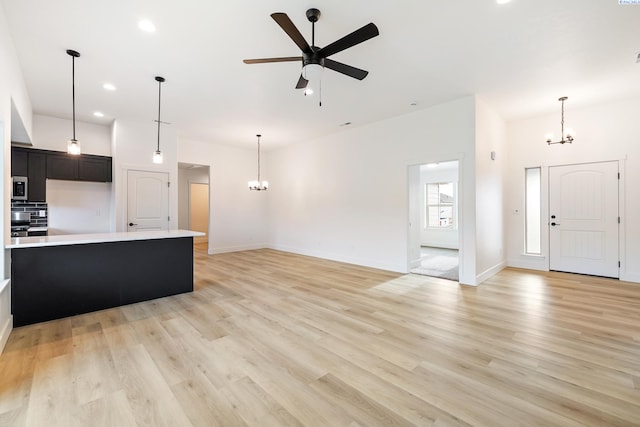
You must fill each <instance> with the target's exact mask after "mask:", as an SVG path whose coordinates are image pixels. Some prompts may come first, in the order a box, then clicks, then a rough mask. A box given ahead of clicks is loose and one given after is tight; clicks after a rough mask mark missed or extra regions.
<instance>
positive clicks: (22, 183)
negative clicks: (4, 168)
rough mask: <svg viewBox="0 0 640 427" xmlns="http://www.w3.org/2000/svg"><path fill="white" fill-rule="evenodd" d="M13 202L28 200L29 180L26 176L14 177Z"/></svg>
mask: <svg viewBox="0 0 640 427" xmlns="http://www.w3.org/2000/svg"><path fill="white" fill-rule="evenodd" d="M11 178H12V180H13V186H12V187H11V200H28V197H29V179H28V178H27V177H26V176H12V177H11Z"/></svg>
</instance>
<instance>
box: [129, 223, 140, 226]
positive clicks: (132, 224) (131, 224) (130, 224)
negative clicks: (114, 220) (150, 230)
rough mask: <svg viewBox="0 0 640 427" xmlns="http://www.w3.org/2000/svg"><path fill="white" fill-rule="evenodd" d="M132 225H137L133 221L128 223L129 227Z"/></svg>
mask: <svg viewBox="0 0 640 427" xmlns="http://www.w3.org/2000/svg"><path fill="white" fill-rule="evenodd" d="M134 225H138V224H134V223H133V222H130V223H129V227H133V226H134Z"/></svg>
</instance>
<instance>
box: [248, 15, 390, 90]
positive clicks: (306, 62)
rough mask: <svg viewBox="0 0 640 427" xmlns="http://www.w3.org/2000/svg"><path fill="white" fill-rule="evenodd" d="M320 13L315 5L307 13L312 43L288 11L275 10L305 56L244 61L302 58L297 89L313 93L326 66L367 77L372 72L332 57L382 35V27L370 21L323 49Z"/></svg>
mask: <svg viewBox="0 0 640 427" xmlns="http://www.w3.org/2000/svg"><path fill="white" fill-rule="evenodd" d="M320 15H321V13H320V11H319V10H318V9H315V8H312V9H308V10H307V12H306V16H307V19H308V20H309V22H311V45H309V43H307V41H306V40H305V38H304V36H303V35H302V34H301V33H300V31H299V30H298V28H296V26H295V25H294V23H293V22H292V21H291V19H289V16H287V14H286V13H282V12H276V13H272V14H271V18H273V20H274V21H276V23H277V24H278V25H279V26H280V28H282V30H283V31H284V32H285V33H287V35H288V36H289V38H291V40H293V42H294V43H295V44H296V45H297V46H298V48H300V50H301V51H302V52H301V56H289V57H280V58H262V59H245V60H244V61H243V62H244V63H245V64H264V63H270V62H296V61H301V62H302V72H301V74H300V77H299V79H298V83H297V84H296V89H305V91H304V93H305V95H310V94H311V93H313V90H314V89H315V88H316V87H318V88H319V87H320V83H321V80H322V70H323V69H324V68H329V69H330V70H333V71H337V72H338V73H341V74H344V75H346V76H349V77H352V78H354V79H358V80H362V79H364V78H365V77H367V74H369V72H368V71H365V70H361V69H359V68H356V67H352V66H351V65H347V64H343V63H341V62H338V61H334V60H332V59H329V58H328V57H329V56H331V55H333V54H336V53H338V52H342V51H343V50H345V49H348V48H350V47H353V46H355V45H357V44H360V43H362V42H365V41H367V40H369V39H371V38H373V37H376V36H378V35H379V34H380V32H379V31H378V27H376V26H375V24H373V23H369V24H367V25H365V26H363V27H361V28H359V29H357V30H355V31H353V32H352V33H349V34H347V35H346V36H344V37H342V38H341V39H338V40H336V41H335V42H333V43H331V44H329V45H327V46H325V47H322V48H320V47H318V46H316V45H315V38H316V34H315V33H316V31H315V24H316V22H318V19H320Z"/></svg>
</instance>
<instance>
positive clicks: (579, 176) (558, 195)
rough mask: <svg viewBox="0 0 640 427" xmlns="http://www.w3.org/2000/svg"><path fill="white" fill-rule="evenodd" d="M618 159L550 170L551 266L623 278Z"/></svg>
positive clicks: (558, 269) (581, 272)
mask: <svg viewBox="0 0 640 427" xmlns="http://www.w3.org/2000/svg"><path fill="white" fill-rule="evenodd" d="M618 182H619V180H618V162H601V163H588V164H581V165H570V166H553V167H550V168H549V268H550V269H551V270H557V271H567V272H571V273H580V274H592V275H596V276H606V277H619V265H618V261H619V257H618V250H619V249H618V239H619V236H618V215H619V213H618Z"/></svg>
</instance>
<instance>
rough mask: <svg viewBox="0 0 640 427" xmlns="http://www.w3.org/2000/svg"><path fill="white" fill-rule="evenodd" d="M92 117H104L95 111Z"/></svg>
mask: <svg viewBox="0 0 640 427" xmlns="http://www.w3.org/2000/svg"><path fill="white" fill-rule="evenodd" d="M93 115H94V116H96V117H104V114H103V113H101V112H100V111H95V112H94V113H93Z"/></svg>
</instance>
